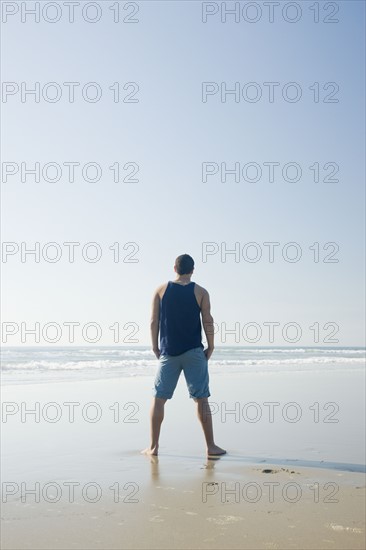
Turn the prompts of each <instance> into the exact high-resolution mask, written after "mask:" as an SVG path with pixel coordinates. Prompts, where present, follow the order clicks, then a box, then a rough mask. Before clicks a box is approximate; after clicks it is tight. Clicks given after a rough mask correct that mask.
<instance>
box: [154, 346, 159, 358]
mask: <svg viewBox="0 0 366 550" xmlns="http://www.w3.org/2000/svg"><path fill="white" fill-rule="evenodd" d="M153 352H154V353H155V355H156V358H157V359H159V357H160V349H159V348H154V349H153Z"/></svg>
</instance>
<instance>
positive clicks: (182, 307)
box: [159, 281, 204, 355]
mask: <svg viewBox="0 0 366 550" xmlns="http://www.w3.org/2000/svg"><path fill="white" fill-rule="evenodd" d="M194 286H195V283H193V282H191V283H189V284H187V285H181V284H179V283H173V281H169V282H168V286H167V288H166V290H165V292H164V295H163V298H162V300H160V322H159V330H160V353H161V355H180V354H181V353H184V352H185V351H188V350H190V349H193V348H198V347H201V348H203V347H204V346H203V344H202V341H201V340H202V338H201V318H200V313H201V309H200V307H199V305H198V304H197V300H196V296H195V294H194Z"/></svg>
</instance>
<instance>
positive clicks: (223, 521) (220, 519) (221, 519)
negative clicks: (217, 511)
mask: <svg viewBox="0 0 366 550" xmlns="http://www.w3.org/2000/svg"><path fill="white" fill-rule="evenodd" d="M206 519H207V521H211V522H212V523H216V525H228V524H230V523H237V522H238V521H243V519H244V518H241V517H238V516H217V517H216V518H206Z"/></svg>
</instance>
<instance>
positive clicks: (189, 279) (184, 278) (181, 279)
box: [174, 276, 191, 284]
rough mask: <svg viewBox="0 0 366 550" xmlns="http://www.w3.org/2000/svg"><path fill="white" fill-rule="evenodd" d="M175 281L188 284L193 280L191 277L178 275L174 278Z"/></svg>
mask: <svg viewBox="0 0 366 550" xmlns="http://www.w3.org/2000/svg"><path fill="white" fill-rule="evenodd" d="M174 282H175V283H183V284H188V283H190V282H191V277H182V276H181V277H177V278H176V279H175V280H174Z"/></svg>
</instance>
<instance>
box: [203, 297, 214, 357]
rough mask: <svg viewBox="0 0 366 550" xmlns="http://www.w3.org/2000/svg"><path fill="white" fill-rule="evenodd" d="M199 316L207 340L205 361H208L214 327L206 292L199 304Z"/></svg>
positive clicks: (211, 348) (212, 348)
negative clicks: (200, 316)
mask: <svg viewBox="0 0 366 550" xmlns="http://www.w3.org/2000/svg"><path fill="white" fill-rule="evenodd" d="M201 315H202V324H203V328H204V330H205V334H206V338H207V350H205V353H206V357H207V359H210V357H211V355H212V352H213V350H214V325H213V317H212V315H211V303H210V295H209V293H208V292H207V290H204V292H203V296H202V302H201Z"/></svg>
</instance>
